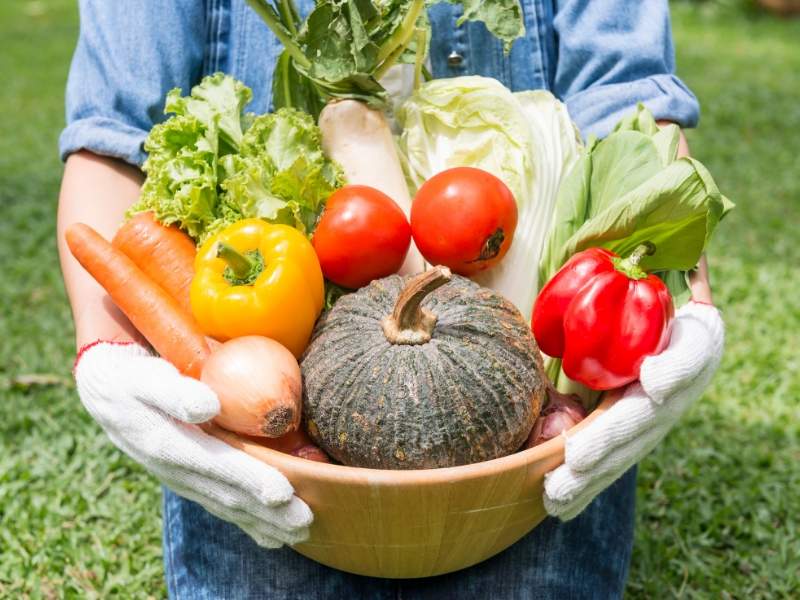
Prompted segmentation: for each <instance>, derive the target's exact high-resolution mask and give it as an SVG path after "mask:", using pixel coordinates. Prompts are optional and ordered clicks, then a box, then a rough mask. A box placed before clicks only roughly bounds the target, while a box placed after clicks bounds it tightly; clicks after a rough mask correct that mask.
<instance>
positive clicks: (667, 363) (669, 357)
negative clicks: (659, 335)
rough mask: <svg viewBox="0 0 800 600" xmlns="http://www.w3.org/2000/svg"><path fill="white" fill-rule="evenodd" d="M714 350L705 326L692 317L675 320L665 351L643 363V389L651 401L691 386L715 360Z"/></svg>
mask: <svg viewBox="0 0 800 600" xmlns="http://www.w3.org/2000/svg"><path fill="white" fill-rule="evenodd" d="M716 350H717V349H716V346H715V344H714V342H713V340H712V338H711V335H710V331H709V330H708V328H707V327H706V325H705V324H704V323H702V322H701V321H699V320H698V319H694V318H691V317H683V318H680V319H676V320H675V322H674V323H673V325H672V333H671V337H670V343H669V346H668V347H667V349H666V350H664V351H663V352H662V353H661V354H657V355H655V356H648V357H647V358H645V359H644V362H642V368H641V370H640V371H639V378H640V380H641V382H642V387H643V388H644V390H645V392H646V393H647V395H648V396H650V397H651V398H652V399H653V400H655V401H656V402H659V403H661V402H664V401H665V400H666V399H667V398H669V397H670V396H673V395H674V394H676V393H677V392H678V391H680V390H682V389H685V388H686V387H687V386H689V385H691V383H692V382H693V381H694V380H695V379H696V378H697V377H698V375H700V374H701V373H702V372H703V371H704V370H705V369H706V368H707V367H708V365H709V364H710V363H711V362H712V361H713V360H714V359H715V357H716Z"/></svg>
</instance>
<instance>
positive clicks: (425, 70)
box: [422, 64, 433, 81]
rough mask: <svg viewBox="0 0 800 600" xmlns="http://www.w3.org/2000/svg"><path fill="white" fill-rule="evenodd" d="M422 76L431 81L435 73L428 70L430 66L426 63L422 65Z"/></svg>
mask: <svg viewBox="0 0 800 600" xmlns="http://www.w3.org/2000/svg"><path fill="white" fill-rule="evenodd" d="M422 76H423V77H424V78H425V81H430V80H431V79H433V73H431V72H430V71H428V67H426V66H425V65H424V64H423V65H422Z"/></svg>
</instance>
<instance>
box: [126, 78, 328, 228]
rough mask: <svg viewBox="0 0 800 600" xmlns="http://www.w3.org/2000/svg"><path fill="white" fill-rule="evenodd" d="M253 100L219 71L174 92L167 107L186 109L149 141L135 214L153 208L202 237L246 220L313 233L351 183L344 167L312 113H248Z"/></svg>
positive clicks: (159, 215)
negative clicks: (333, 198)
mask: <svg viewBox="0 0 800 600" xmlns="http://www.w3.org/2000/svg"><path fill="white" fill-rule="evenodd" d="M249 98H250V90H249V89H248V88H247V87H246V86H244V84H242V83H240V82H238V81H236V80H235V79H233V78H232V77H228V76H222V75H220V74H216V75H212V76H209V77H206V78H205V79H204V80H203V82H202V83H201V84H200V85H199V86H195V88H193V89H192V93H191V95H190V96H188V97H186V98H181V97H180V92H179V91H177V90H173V91H172V92H170V94H169V96H168V102H167V107H168V109H172V110H177V111H179V113H180V114H176V115H174V116H172V117H171V118H169V119H168V120H167V121H165V122H164V123H161V124H159V125H156V126H155V127H153V129H152V130H151V132H150V134H149V135H148V137H147V139H146V140H145V149H146V150H147V152H148V153H149V156H148V158H147V161H145V164H144V170H145V172H146V173H147V178H146V180H145V182H144V184H143V186H142V192H141V195H140V198H139V200H138V201H137V202H136V204H134V206H133V207H131V209H130V210H129V214H133V213H137V212H141V211H145V210H152V211H153V212H154V213H155V216H156V218H157V219H158V220H159V221H160V222H162V223H167V224H172V223H177V224H178V225H180V227H182V228H183V229H184V230H185V231H186V232H187V233H188V234H189V235H190V236H191V237H192V238H194V239H195V240H197V241H202V240H203V239H205V238H206V237H208V236H209V235H212V234H213V233H215V232H217V231H219V230H220V229H222V228H223V227H225V226H226V225H229V224H231V223H233V222H235V221H237V220H239V219H242V218H244V217H260V218H262V219H266V220H269V221H272V222H276V223H286V224H289V225H292V226H293V227H296V228H297V229H299V230H300V231H302V232H303V233H305V234H307V235H310V234H311V233H312V232H313V230H314V227H315V226H316V222H317V220H318V218H319V215H320V213H321V212H322V209H323V207H324V203H325V201H326V200H327V198H328V196H330V194H332V193H333V192H334V191H335V190H336V189H338V188H339V187H341V186H342V185H343V183H344V177H343V175H342V171H341V168H340V167H339V166H338V165H336V164H335V163H333V162H331V161H330V160H328V159H327V158H326V157H325V155H324V154H323V152H322V140H321V136H320V132H319V129H318V128H317V126H316V125H315V124H314V121H313V119H312V118H311V117H310V116H309V115H308V114H305V113H302V112H300V111H296V110H293V109H288V108H287V109H281V110H278V111H277V112H276V113H273V114H268V115H260V116H254V115H248V114H243V112H242V111H243V109H244V103H245V101H246V100H247V99H249ZM223 127H224V128H225V129H226V130H223Z"/></svg>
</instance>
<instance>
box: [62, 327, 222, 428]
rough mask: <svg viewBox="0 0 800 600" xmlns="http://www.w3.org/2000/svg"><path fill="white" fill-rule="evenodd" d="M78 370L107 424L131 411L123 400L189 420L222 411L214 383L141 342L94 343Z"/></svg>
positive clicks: (90, 403)
mask: <svg viewBox="0 0 800 600" xmlns="http://www.w3.org/2000/svg"><path fill="white" fill-rule="evenodd" d="M74 373H75V382H76V384H77V388H78V393H79V395H80V397H81V401H82V402H83V404H84V406H86V408H87V410H89V412H90V413H92V416H95V415H98V416H97V417H95V418H98V420H100V421H101V424H102V423H103V422H106V423H107V424H109V425H112V426H113V424H114V422H115V421H119V420H121V417H124V416H126V413H127V411H128V410H130V407H128V406H126V407H125V408H121V407H120V406H118V405H119V404H120V403H123V402H125V403H131V404H135V402H134V401H138V402H141V403H145V404H147V405H148V406H152V407H154V408H157V409H159V410H162V411H164V412H165V413H167V414H169V415H171V416H173V417H175V418H176V419H179V420H182V421H186V422H204V421H208V420H209V419H210V418H212V417H213V416H214V415H216V414H217V413H218V412H219V401H218V400H217V397H216V395H215V394H214V392H213V391H211V389H210V388H208V386H206V385H205V384H203V383H201V382H199V381H196V380H194V379H191V378H189V377H184V376H182V375H181V374H180V373H179V372H178V370H177V369H176V368H175V367H174V366H172V365H171V364H170V363H168V362H167V361H166V360H163V359H161V358H157V357H154V356H152V355H151V354H150V353H149V352H148V351H147V350H145V349H144V348H142V347H141V346H139V345H138V344H114V343H108V342H104V343H98V344H95V345H93V346H90V347H88V348H86V349H84V350H82V351H81V354H80V356H79V358H78V361H77V363H76V365H75V370H74ZM133 410H137V409H136V408H135V407H133ZM123 411H125V412H123ZM127 420H128V422H133V421H134V420H135V419H134V418H133V417H131V418H128V419H127Z"/></svg>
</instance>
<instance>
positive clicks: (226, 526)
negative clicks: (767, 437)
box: [164, 468, 636, 600]
mask: <svg viewBox="0 0 800 600" xmlns="http://www.w3.org/2000/svg"><path fill="white" fill-rule="evenodd" d="M635 493H636V469H635V468H633V469H631V470H630V471H628V472H627V473H626V474H625V475H623V476H622V477H621V478H620V479H619V480H618V481H617V482H616V483H614V484H613V485H612V486H611V487H609V488H608V489H607V490H606V491H604V492H603V493H602V494H600V495H599V496H598V497H597V498H596V499H595V500H594V501H593V502H592V504H591V505H589V507H588V508H587V509H586V510H584V511H583V513H581V514H580V515H579V516H578V517H576V518H575V519H573V520H572V521H568V522H566V523H562V522H560V521H558V520H556V519H553V518H548V519H546V520H545V521H543V522H542V523H541V524H540V525H539V526H538V527H537V528H536V529H534V530H533V531H532V532H531V533H529V534H528V535H527V536H525V537H524V538H522V539H521V540H520V541H518V542H517V543H516V544H514V545H513V546H511V547H510V548H508V549H507V550H505V551H504V552H501V553H500V554H498V555H497V556H494V557H493V558H490V559H489V560H486V561H484V562H482V563H480V564H478V565H475V566H473V567H470V568H468V569H464V570H463V571H457V572H455V573H449V574H447V575H440V576H438V577H429V578H425V579H405V580H392V579H376V578H372V577H362V576H359V575H351V574H349V573H344V572H342V571H337V570H335V569H331V568H329V567H325V566H323V565H321V564H319V563H316V562H314V561H312V560H310V559H308V558H305V557H304V556H301V555H300V554H297V553H296V552H294V551H293V550H292V549H290V548H286V547H284V548H281V549H279V550H265V549H262V548H259V547H258V546H257V545H256V544H255V543H254V542H253V541H252V540H251V539H250V538H249V537H248V536H247V535H246V534H245V533H243V532H242V531H241V530H240V529H239V528H238V527H236V526H235V525H231V524H230V523H226V522H225V521H221V520H219V519H217V518H216V517H214V516H212V515H210V514H209V513H207V512H206V511H205V510H204V509H203V508H201V507H200V506H199V505H197V504H195V503H193V502H190V501H188V500H184V499H183V498H181V497H179V496H176V495H175V494H174V493H172V492H171V491H169V490H167V489H164V563H165V569H166V578H167V588H168V589H169V595H170V598H173V599H175V600H211V599H214V600H226V599H230V600H251V599H252V600H255V599H257V598H264V599H269V600H327V599H334V600H344V599H350V598H354V599H361V598H365V599H369V600H373V599H374V600H384V599H386V600H389V599H393V600H394V599H400V598H402V599H403V600H433V599H436V600H439V599H447V598H456V597H457V598H459V600H473V599H474V600H486V599H489V598H491V599H497V600H527V599H532V598H537V599H544V600H546V599H549V598H554V599H572V598H575V599H583V598H598V599H602V600H609V599H611V598H621V597H622V592H623V588H624V586H625V579H626V577H627V573H628V564H629V562H630V557H631V548H632V545H633V514H634V501H635Z"/></svg>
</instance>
